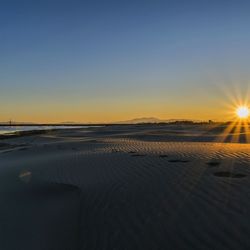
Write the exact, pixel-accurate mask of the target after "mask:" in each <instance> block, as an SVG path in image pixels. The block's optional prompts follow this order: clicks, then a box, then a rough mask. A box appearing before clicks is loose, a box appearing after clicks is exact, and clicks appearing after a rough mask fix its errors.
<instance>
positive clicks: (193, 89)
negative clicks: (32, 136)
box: [0, 0, 250, 122]
mask: <svg viewBox="0 0 250 250" xmlns="http://www.w3.org/2000/svg"><path fill="white" fill-rule="evenodd" d="M249 13H250V1H240V0H238V1H230V0H227V1H226V0H223V1H220V0H217V1H205V0H197V1H188V0H185V1H184V0H183V1H178V0H173V1H167V0H166V1H157V0H151V1H147V0H144V1H139V0H133V1H130V0H126V1H119V0H116V1H104V0H102V1H94V0H91V1H84V0H82V1H77V0H67V1H64V0H58V1H57V0H49V1H48V0H43V1H42V0H41V1H38V0H33V1H25V0H23V1H20V0H18V1H12V0H8V1H7V0H6V1H5V0H2V1H0V38H1V39H0V86H1V89H0V121H6V120H9V119H13V120H15V121H31V122H65V121H75V122H112V121H122V120H128V119H132V118H137V117H158V118H161V119H171V118H174V119H175V118H181V119H201V120H203V119H204V120H207V119H214V120H225V119H227V115H228V113H229V112H230V110H228V107H229V106H230V103H231V102H233V99H235V98H236V97H237V96H244V97H245V96H247V94H248V93H249V92H248V86H250V85H249V84H250V70H249V66H250V56H249V55H250V31H249V24H250V15H249ZM238 98H239V99H240V97H238ZM227 104H228V105H227Z"/></svg>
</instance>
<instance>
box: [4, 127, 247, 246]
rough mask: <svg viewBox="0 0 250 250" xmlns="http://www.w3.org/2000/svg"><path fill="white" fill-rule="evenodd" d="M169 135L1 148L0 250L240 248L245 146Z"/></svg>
mask: <svg viewBox="0 0 250 250" xmlns="http://www.w3.org/2000/svg"><path fill="white" fill-rule="evenodd" d="M171 129H172V130H173V133H172V134H171ZM178 129H179V128H176V127H174V128H169V127H167V128H164V126H163V127H161V128H160V132H159V127H154V126H151V127H149V126H145V127H143V126H116V127H103V128H95V129H93V128H91V129H89V131H86V129H85V130H74V131H67V133H65V132H63V131H55V132H53V133H51V134H50V135H48V134H46V135H34V136H29V137H22V138H12V139H8V140H4V141H3V143H7V144H9V145H14V144H15V145H18V144H22V143H27V144H28V146H27V147H26V149H25V150H19V148H18V147H17V148H16V147H11V146H10V147H9V149H8V152H7V153H6V147H5V148H2V149H1V148H0V163H1V168H0V185H1V188H2V189H1V190H4V192H3V193H2V195H1V197H0V198H1V204H4V205H3V206H1V208H0V216H1V221H2V223H1V225H0V235H1V236H0V237H1V239H0V249H4V250H5V249H53V250H56V249H60V250H63V249H65V250H66V249H107V250H108V249H249V247H250V238H249V233H250V224H249V223H248V219H249V218H250V199H249V198H250V197H249V196H250V184H249V178H250V169H249V166H248V164H249V160H250V147H249V145H248V144H240V143H217V142H215V141H216V140H215V139H216V136H217V135H218V136H219V134H216V133H215V132H213V133H214V134H213V135H212V137H213V139H211V138H210V137H209V138H207V137H206V134H207V133H210V132H209V130H207V133H206V130H204V129H202V128H196V129H194V128H193V130H192V129H191V128H190V127H187V128H182V129H179V130H180V133H178ZM187 133H188V134H189V136H188V138H187V137H186V136H183V134H184V135H186V134H187ZM148 135H150V140H149V139H148ZM161 136H162V137H161ZM199 136H200V137H203V138H205V137H206V140H203V139H200V140H199V138H198V137H199ZM159 137H161V139H160V140H159ZM190 138H192V139H190ZM209 140H210V141H209ZM5 146H6V145H5Z"/></svg>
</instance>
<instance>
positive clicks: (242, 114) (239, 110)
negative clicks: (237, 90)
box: [236, 106, 249, 119]
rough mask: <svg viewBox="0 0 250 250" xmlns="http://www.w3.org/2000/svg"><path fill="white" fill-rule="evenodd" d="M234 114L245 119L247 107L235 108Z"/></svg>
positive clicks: (247, 114)
mask: <svg viewBox="0 0 250 250" xmlns="http://www.w3.org/2000/svg"><path fill="white" fill-rule="evenodd" d="M236 114H237V116H238V117H239V118H241V119H245V118H247V117H248V116H249V109H248V107H247V106H240V107H238V108H237V109H236Z"/></svg>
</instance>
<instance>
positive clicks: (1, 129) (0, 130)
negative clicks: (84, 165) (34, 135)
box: [0, 126, 92, 135]
mask: <svg viewBox="0 0 250 250" xmlns="http://www.w3.org/2000/svg"><path fill="white" fill-rule="evenodd" d="M89 127H92V126H0V135H1V134H2V135H3V134H13V133H15V132H19V131H33V130H47V129H48V130H49V129H72V128H89Z"/></svg>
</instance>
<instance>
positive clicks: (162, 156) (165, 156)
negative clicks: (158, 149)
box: [159, 155, 168, 158]
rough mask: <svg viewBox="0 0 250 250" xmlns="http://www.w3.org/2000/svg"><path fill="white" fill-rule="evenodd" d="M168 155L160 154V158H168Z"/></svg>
mask: <svg viewBox="0 0 250 250" xmlns="http://www.w3.org/2000/svg"><path fill="white" fill-rule="evenodd" d="M167 157H168V155H159V158H167Z"/></svg>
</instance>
